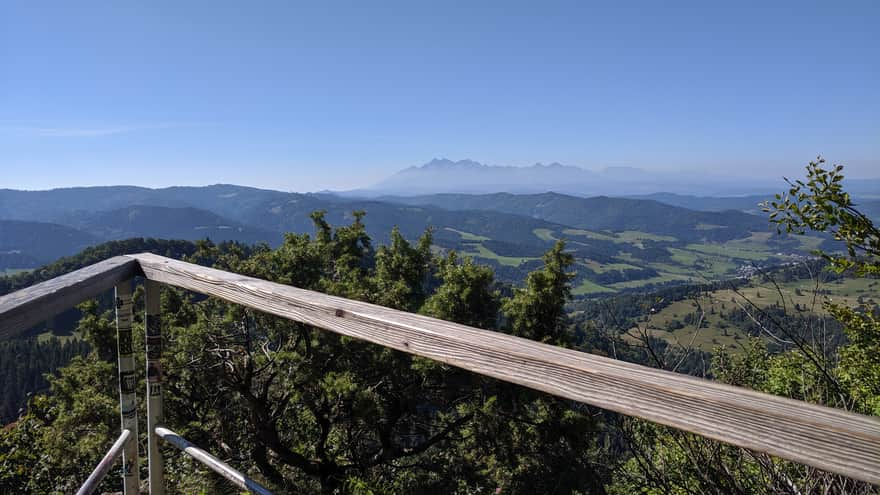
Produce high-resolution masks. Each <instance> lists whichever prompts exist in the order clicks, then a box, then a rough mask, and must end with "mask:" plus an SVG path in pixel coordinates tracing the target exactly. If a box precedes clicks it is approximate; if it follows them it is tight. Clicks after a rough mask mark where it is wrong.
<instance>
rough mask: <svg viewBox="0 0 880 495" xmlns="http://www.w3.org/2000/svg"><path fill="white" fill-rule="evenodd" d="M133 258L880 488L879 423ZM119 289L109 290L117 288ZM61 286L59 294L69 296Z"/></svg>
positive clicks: (348, 331) (1, 324)
mask: <svg viewBox="0 0 880 495" xmlns="http://www.w3.org/2000/svg"><path fill="white" fill-rule="evenodd" d="M127 258H128V259H129V260H131V261H133V262H136V264H137V265H138V266H139V270H137V271H139V272H142V273H143V275H144V276H145V277H146V278H147V279H148V280H152V281H155V282H160V283H165V284H168V285H172V286H176V287H180V288H183V289H187V290H191V291H195V292H199V293H202V294H207V295H210V296H215V297H218V298H221V299H224V300H227V301H229V302H233V303H237V304H242V305H244V306H248V307H250V308H253V309H256V310H259V311H262V312H265V313H269V314H273V315H277V316H280V317H283V318H287V319H291V320H294V321H298V322H302V323H306V324H309V325H313V326H316V327H320V328H324V329H327V330H330V331H333V332H336V333H340V334H343V335H348V336H351V337H355V338H359V339H362V340H366V341H369V342H373V343H376V344H380V345H383V346H386V347H390V348H393V349H397V350H400V351H404V352H408V353H411V354H415V355H419V356H424V357H427V358H431V359H434V360H437V361H441V362H444V363H447V364H451V365H454V366H458V367H461V368H463V369H467V370H470V371H473V372H476V373H480V374H483V375H486V376H490V377H494V378H497V379H500V380H504V381H508V382H512V383H516V384H519V385H523V386H526V387H530V388H533V389H536V390H541V391H544V392H547V393H550V394H553V395H557V396H560V397H564V398H568V399H572V400H576V401H580V402H584V403H587V404H592V405H594V406H598V407H602V408H605V409H608V410H612V411H616V412H619V413H622V414H627V415H630V416H634V417H638V418H642V419H647V420H650V421H654V422H657V423H660V424H663V425H667V426H671V427H674V428H678V429H681V430H684V431H689V432H692V433H696V434H699V435H703V436H705V437H708V438H712V439H715V440H719V441H722V442H725V443H729V444H732V445H736V446H739V447H744V448H747V449H751V450H754V451H758V452H765V453H768V454H772V455H775V456H778V457H781V458H784V459H789V460H792V461H795V462H800V463H803V464H806V465H810V466H813V467H816V468H819V469H823V470H826V471H830V472H833V473H838V474H842V475H845V476H849V477H851V478H855V479H859V480H862V481H867V482H869V483H875V484H880V419H878V418H874V417H868V416H862V415H859V414H853V413H849V412H846V411H843V410H839V409H832V408H828V407H822V406H816V405H812V404H808V403H805V402H801V401H796V400H792V399H786V398H783V397H777V396H773V395H769V394H763V393H759V392H755V391H752V390H748V389H744V388H740V387H732V386H729V385H724V384H721V383H717V382H713V381H709V380H704V379H700V378H695V377H691V376H687V375H682V374H678V373H671V372H667V371H662V370H657V369H653V368H648V367H646V366H641V365H636V364H632V363H626V362H622V361H617V360H614V359H610V358H605V357H601V356H595V355H591V354H587V353H583V352H577V351H574V350H569V349H563V348H559V347H555V346H550V345H546V344H541V343H538V342H534V341H531V340H527V339H522V338H518V337H513V336H510V335H505V334H501V333H498V332H493V331H488V330H480V329H476V328H472V327H467V326H464V325H459V324H456V323H451V322H447V321H443V320H438V319H435V318H430V317H427V316H421V315H416V314H412V313H406V312H403V311H396V310H392V309H389V308H385V307H382V306H376V305H373V304H367V303H362V302H357V301H352V300H349V299H344V298H340V297H334V296H329V295H326V294H322V293H319V292H314V291H308V290H304V289H298V288H296V287H291V286H287V285H282V284H277V283H273V282H268V281H265V280H260V279H257V278H253V277H247V276H243V275H238V274H234V273H229V272H225V271H221V270H216V269H212V268H206V267H203V266H199V265H194V264H190V263H185V262H182V261H177V260H173V259H169V258H164V257H162V256H157V255H153V254H137V255H129V256H127ZM129 269H130V268H129ZM84 270H85V269H84ZM105 271H106V270H105ZM75 273H76V272H75ZM71 275H72V274H71ZM60 278H61V277H59V279H60ZM59 279H55V280H59ZM76 279H77V278H76V277H74V278H72V279H71V280H76ZM50 282H51V281H50ZM113 283H115V280H114V282H113ZM113 283H105V284H103V286H106V287H108V288H109V287H110V286H112V285H113ZM40 285H43V284H40ZM59 285H61V284H56V285H54V287H56V289H57V288H58V286H59ZM97 285H100V284H98V283H97V282H94V284H93V285H90V286H89V287H94V286H97ZM36 287H39V286H35V287H34V288H36ZM25 290H27V289H25ZM20 292H24V291H20ZM57 292H60V293H62V294H65V301H66V302H67V303H68V304H75V302H71V301H73V300H74V299H75V297H74V296H73V295H70V294H71V293H68V292H64V291H62V290H60V289H58V290H57ZM73 292H76V291H73ZM31 293H32V294H37V297H40V298H41V299H40V300H41V301H42V302H40V303H33V302H30V301H28V300H27V298H26V297H22V296H17V297H16V298H15V299H12V300H7V299H5V298H0V336H3V335H8V334H10V332H8V331H7V330H6V322H5V321H4V320H3V319H4V318H5V315H6V314H17V313H16V308H15V307H14V305H13V304H12V303H10V302H9V301H18V302H19V303H20V304H22V305H27V306H29V307H30V310H29V311H33V310H35V308H37V307H39V304H50V302H51V297H49V296H47V295H46V294H45V293H44V291H32V292H31ZM16 294H18V293H16ZM40 294H43V295H40ZM91 295H93V294H91ZM13 296H14V295H13ZM6 297H7V298H8V297H9V296H6ZM76 302H78V301H76ZM56 306H58V305H57V304H56ZM53 307H55V306H53ZM4 308H5V309H4ZM36 321H39V319H38V320H36Z"/></svg>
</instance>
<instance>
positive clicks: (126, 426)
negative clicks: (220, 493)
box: [116, 280, 140, 495]
mask: <svg viewBox="0 0 880 495" xmlns="http://www.w3.org/2000/svg"><path fill="white" fill-rule="evenodd" d="M131 320H132V308H131V280H126V281H125V282H122V283H120V284H119V285H117V286H116V348H117V352H118V354H119V411H120V415H121V417H122V431H125V430H129V431H130V432H131V434H130V436H129V437H128V440H127V441H126V442H125V446H124V448H123V451H122V484H123V488H124V493H125V495H137V493H138V491H139V485H140V473H139V472H138V441H137V438H138V419H137V394H136V393H135V390H136V388H137V373H136V372H135V366H134V349H133V348H132V339H131Z"/></svg>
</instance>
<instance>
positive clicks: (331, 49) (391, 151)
mask: <svg viewBox="0 0 880 495" xmlns="http://www.w3.org/2000/svg"><path fill="white" fill-rule="evenodd" d="M2 13H3V15H2V16H0V57H2V60H3V62H2V68H3V72H4V77H3V78H0V148H2V149H3V153H2V155H0V170H3V173H2V174H0V187H2V188H12V189H29V190H43V189H50V188H56V187H73V186H89V185H119V184H132V185H138V186H144V187H164V186H172V185H205V184H217V183H228V184H239V185H246V186H253V187H261V188H270V189H277V190H284V191H299V192H306V191H322V190H335V191H342V190H350V189H357V188H362V187H366V186H369V185H371V184H373V183H376V182H379V181H381V180H383V179H385V178H386V177H388V176H390V175H392V174H394V173H395V172H397V171H399V170H401V169H405V168H408V167H411V166H419V165H422V164H423V163H425V162H427V161H429V160H430V159H432V158H434V157H448V158H450V159H453V160H459V159H465V158H469V159H473V160H476V161H479V162H481V163H484V164H489V165H501V166H529V165H532V164H534V163H536V162H542V163H552V162H559V163H562V164H565V165H570V166H577V167H581V168H585V169H588V170H601V169H603V168H605V167H635V168H640V169H644V170H647V171H651V172H660V171H667V172H684V171H690V172H692V173H698V174H714V175H719V176H725V177H733V178H742V179H752V178H755V179H768V180H770V179H773V180H777V181H778V183H779V184H782V181H781V180H782V177H783V176H789V177H799V176H800V175H801V174H802V172H803V167H804V166H805V165H806V163H807V162H808V161H809V160H811V159H814V158H815V157H816V156H817V155H819V154H821V155H822V156H824V157H825V158H826V159H827V160H828V161H829V162H832V163H840V164H843V165H844V166H845V167H846V173H847V176H848V177H852V178H876V177H880V121H878V119H877V118H876V116H877V115H880V59H878V58H877V57H876V53H878V52H880V38H878V37H877V36H876V33H875V27H876V25H877V24H880V4H876V3H873V2H847V3H846V5H845V6H844V5H842V4H828V5H826V6H821V5H804V4H802V3H794V2H792V3H785V2H783V3H778V4H775V5H774V6H766V5H764V4H753V5H742V4H736V5H729V6H726V5H725V6H721V5H707V4H704V3H700V2H678V3H675V4H664V5H662V6H659V5H656V4H653V3H644V4H642V5H641V6H638V7H628V8H627V7H619V6H613V7H609V6H596V5H586V4H583V3H565V2H559V3H554V4H552V5H548V4H540V5H538V4H531V3H508V2H505V3H493V2H486V3H481V4H479V5H466V6H452V5H444V6H434V5H417V4H412V3H404V2H391V3H383V4H382V5H378V6H376V5H373V6H358V5H356V6H346V7H341V6H338V5H337V6H320V7H319V6H315V5H311V6H309V5H304V4H291V3H287V2H267V3H260V4H259V5H249V6H241V5H239V4H235V3H225V2H212V3H210V4H199V3H188V4H186V5H178V4H175V5H170V4H165V5H159V4H113V3H111V4H100V3H97V2H82V3H77V4H75V5H74V4H70V5H56V6H51V7H48V6H38V5H34V4H30V3H21V4H17V5H7V6H4V7H3V8H2Z"/></svg>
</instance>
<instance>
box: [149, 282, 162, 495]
mask: <svg viewBox="0 0 880 495" xmlns="http://www.w3.org/2000/svg"><path fill="white" fill-rule="evenodd" d="M144 285H145V288H146V293H145V295H144V299H145V301H144V302H145V304H146V319H145V322H144V326H146V346H147V432H148V435H147V457H148V463H149V480H150V495H164V494H165V463H164V462H163V461H162V451H161V450H159V440H158V439H157V438H156V434H155V433H154V432H155V429H156V427H157V426H159V425H160V424H162V421H163V419H162V418H163V414H162V378H163V377H162V361H161V359H162V315H161V314H160V307H159V287H160V285H159V283H158V282H154V281H152V280H147V281H146V283H145V284H144Z"/></svg>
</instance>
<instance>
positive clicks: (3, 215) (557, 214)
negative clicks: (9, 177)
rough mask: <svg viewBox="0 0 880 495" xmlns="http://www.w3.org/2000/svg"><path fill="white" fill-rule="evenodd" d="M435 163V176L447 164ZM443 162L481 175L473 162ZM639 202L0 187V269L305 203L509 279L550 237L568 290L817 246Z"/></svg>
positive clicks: (598, 290) (728, 208) (266, 217)
mask: <svg viewBox="0 0 880 495" xmlns="http://www.w3.org/2000/svg"><path fill="white" fill-rule="evenodd" d="M435 166H437V167H439V168H441V169H444V170H445V169H446V167H447V164H442V163H441V164H435ZM453 166H454V167H461V168H462V169H463V170H469V169H474V168H475V169H479V170H482V166H481V165H479V164H472V163H471V164H468V163H463V164H462V163H459V164H457V165H453ZM544 168H545V169H547V170H550V171H551V172H552V173H555V171H557V170H559V169H563V170H564V169H565V168H564V167H562V166H559V165H551V166H547V167H544ZM490 173H495V172H494V171H493V172H490ZM649 198H651V199H648V198H613V197H605V196H600V197H581V196H576V195H566V194H560V193H555V192H554V193H539V194H511V193H493V194H448V193H447V194H432V195H422V196H414V195H407V196H382V197H374V198H360V197H353V196H345V195H334V194H298V193H285V192H281V191H273V190H266V189H256V188H250V187H241V186H235V185H214V186H205V187H171V188H165V189H147V188H140V187H130V186H119V187H84V188H71V189H56V190H51V191H16V190H8V189H6V190H0V272H2V271H4V270H7V269H29V268H35V267H37V266H40V265H41V264H44V263H47V262H50V261H52V260H54V259H56V258H58V257H60V256H64V255H69V254H74V253H76V252H78V251H80V250H81V249H83V248H84V247H86V246H89V245H93V244H97V243H101V242H104V241H108V240H116V239H124V238H134V237H144V238H150V237H152V238H163V239H182V240H197V239H204V238H210V239H212V240H214V241H225V240H232V241H240V242H244V243H248V244H253V243H257V242H266V243H268V244H270V245H273V246H275V245H278V244H279V243H280V242H281V240H282V238H283V233H286V232H294V233H312V232H313V231H314V228H313V224H312V220H311V218H310V215H311V213H312V212H313V211H324V212H325V218H326V219H327V220H328V221H329V222H330V223H331V224H332V225H344V224H348V223H350V222H351V221H352V220H353V218H354V217H353V212H354V211H357V210H363V211H365V212H366V217H365V219H364V223H365V226H366V229H367V231H368V233H369V234H370V236H371V237H372V239H373V242H374V243H376V244H382V243H386V242H387V241H388V239H389V234H390V232H391V230H392V229H393V228H394V227H397V228H399V229H400V231H401V233H402V234H403V235H404V237H406V238H408V239H410V240H414V239H416V238H417V237H418V236H419V235H421V234H422V233H423V232H424V231H425V230H426V229H429V228H431V229H433V235H434V243H435V245H436V247H437V249H439V250H440V251H441V252H442V251H446V250H449V249H455V250H457V251H459V252H461V253H463V254H465V255H468V256H471V257H474V258H475V259H476V260H477V261H478V262H480V263H484V264H488V265H491V266H492V267H493V268H494V269H495V272H496V276H497V277H498V278H499V279H500V280H503V281H506V282H511V283H517V282H521V281H522V280H523V279H524V277H525V276H526V275H527V273H528V272H529V271H530V270H533V269H534V268H536V267H538V266H540V264H541V261H540V260H541V255H542V254H543V253H544V252H545V251H547V250H548V249H549V248H550V247H551V246H552V245H553V243H554V242H555V241H556V240H557V239H566V240H567V246H568V250H569V251H570V252H571V253H572V254H573V255H574V256H575V258H576V260H577V264H576V267H575V270H576V273H577V278H576V279H575V286H576V287H575V293H576V294H578V295H592V294H603V293H613V292H620V291H627V290H642V289H646V288H651V287H654V286H657V285H663V284H674V283H682V282H687V281H694V280H700V279H703V278H710V279H717V278H722V277H729V276H735V275H737V274H741V273H743V272H742V270H748V269H749V268H748V267H749V266H751V265H753V264H756V263H758V264H763V265H768V264H778V263H785V262H791V261H792V260H796V259H800V258H798V257H799V256H803V255H805V254H807V253H809V250H810V249H812V248H815V247H816V246H819V245H824V244H823V243H827V242H829V241H828V240H827V239H823V238H816V237H811V238H792V237H786V236H781V237H778V236H775V235H772V234H771V232H770V231H769V229H768V224H767V220H766V218H764V217H763V216H762V215H755V214H751V213H747V212H744V211H741V210H743V209H746V210H749V211H752V212H754V210H755V204H756V201H755V199H756V198H757V197H740V198H705V197H703V198H700V197H693V196H682V195H671V194H665V195H653V196H650V197H649ZM670 203H679V205H676V204H670ZM685 204H686V205H691V206H692V207H693V208H698V209H691V208H686V207H683V206H682V205H685ZM700 210H708V211H700ZM715 210H721V211H715Z"/></svg>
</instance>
